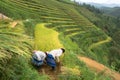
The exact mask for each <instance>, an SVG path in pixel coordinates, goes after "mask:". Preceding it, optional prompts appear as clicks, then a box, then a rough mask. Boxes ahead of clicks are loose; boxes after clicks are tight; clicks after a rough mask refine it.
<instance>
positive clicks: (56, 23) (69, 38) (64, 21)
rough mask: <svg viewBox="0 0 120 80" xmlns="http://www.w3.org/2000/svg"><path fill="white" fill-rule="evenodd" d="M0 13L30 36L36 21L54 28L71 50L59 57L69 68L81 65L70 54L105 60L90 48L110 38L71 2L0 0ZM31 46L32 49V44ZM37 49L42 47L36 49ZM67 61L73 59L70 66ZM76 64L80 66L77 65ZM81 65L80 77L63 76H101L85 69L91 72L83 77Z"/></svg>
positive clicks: (32, 36) (90, 79) (62, 76)
mask: <svg viewBox="0 0 120 80" xmlns="http://www.w3.org/2000/svg"><path fill="white" fill-rule="evenodd" d="M0 12H1V13H3V14H5V15H7V16H8V17H10V18H11V19H13V20H18V21H21V22H23V24H24V25H25V28H24V29H25V32H24V33H25V34H27V35H28V36H30V38H35V37H37V36H36V35H35V34H34V29H35V26H36V24H37V23H46V24H47V25H46V27H47V28H50V29H53V30H56V31H58V32H59V33H60V35H59V38H60V40H61V42H62V43H63V45H64V46H65V48H66V51H67V53H71V54H69V55H68V57H67V56H65V57H64V58H63V59H62V60H63V65H64V66H67V67H70V69H71V68H74V67H75V69H77V70H80V68H81V67H82V66H83V64H82V63H80V62H79V61H78V59H76V58H77V57H74V56H76V55H84V56H88V57H90V58H92V59H95V60H98V61H100V60H101V58H103V61H102V62H101V63H107V60H106V57H104V54H100V56H99V55H98V54H97V53H96V52H95V51H94V52H93V49H95V47H98V48H99V47H100V46H101V47H102V45H103V44H104V45H105V44H106V43H108V42H110V41H111V38H110V37H109V36H108V35H106V34H105V33H104V32H103V31H102V30H101V29H100V28H98V27H97V26H95V25H94V24H93V23H91V22H90V21H89V20H88V19H87V18H85V17H84V16H82V15H81V14H80V13H79V12H78V11H77V10H76V8H75V6H74V5H72V4H66V3H63V2H59V1H57V0H1V1H0ZM46 45H47V44H46ZM35 46H36V45H35ZM101 47H100V49H101ZM33 48H34V49H35V47H33ZM39 50H44V49H41V48H39ZM98 56H99V58H98ZM71 58H73V59H75V61H71ZM104 59H105V61H104ZM66 60H68V61H66ZM71 62H73V64H72V65H70V64H71ZM80 65H82V66H81V67H80ZM84 67H85V66H84ZM85 68H86V67H85ZM85 68H84V70H83V71H81V72H83V73H82V74H83V75H82V74H81V73H80V74H81V75H82V76H79V75H77V76H76V75H74V74H71V75H72V76H69V75H67V78H66V79H69V77H70V78H71V79H69V80H74V79H79V80H83V79H85V80H88V79H89V80H92V79H93V78H91V77H90V76H91V75H93V77H94V79H96V78H97V79H98V80H100V79H102V78H100V77H96V76H95V74H93V73H92V72H89V70H88V71H87V72H89V73H90V74H91V75H88V77H86V78H85V76H84V75H85V71H86V70H85ZM73 76H75V77H76V78H74V77H73ZM64 77H65V75H63V74H62V75H61V76H60V78H61V79H63V80H64Z"/></svg>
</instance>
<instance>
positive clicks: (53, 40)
mask: <svg viewBox="0 0 120 80" xmlns="http://www.w3.org/2000/svg"><path fill="white" fill-rule="evenodd" d="M58 36H59V34H58V32H56V31H54V30H53V29H49V28H46V27H45V24H37V25H36V27H35V49H36V50H39V49H40V50H43V51H49V50H51V49H55V48H61V47H63V45H62V44H61V43H60V42H59V38H58Z"/></svg>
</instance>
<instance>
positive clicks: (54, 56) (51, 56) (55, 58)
mask: <svg viewBox="0 0 120 80" xmlns="http://www.w3.org/2000/svg"><path fill="white" fill-rule="evenodd" d="M64 52H65V49H64V48H60V49H54V50H51V51H50V52H47V57H46V62H47V64H48V65H49V66H51V67H52V70H54V69H55V67H56V62H58V63H59V62H60V61H59V57H60V56H61V55H62V53H64Z"/></svg>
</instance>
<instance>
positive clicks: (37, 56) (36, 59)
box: [32, 50, 46, 67]
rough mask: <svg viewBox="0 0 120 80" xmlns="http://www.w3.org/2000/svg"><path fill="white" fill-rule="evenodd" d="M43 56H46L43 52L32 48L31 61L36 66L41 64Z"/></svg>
mask: <svg viewBox="0 0 120 80" xmlns="http://www.w3.org/2000/svg"><path fill="white" fill-rule="evenodd" d="M45 58H46V53H45V52H42V51H36V50H34V51H33V55H32V63H33V64H34V65H35V66H36V67H40V66H41V65H43V63H44V60H45Z"/></svg>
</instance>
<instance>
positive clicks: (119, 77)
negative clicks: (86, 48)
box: [78, 56, 120, 80]
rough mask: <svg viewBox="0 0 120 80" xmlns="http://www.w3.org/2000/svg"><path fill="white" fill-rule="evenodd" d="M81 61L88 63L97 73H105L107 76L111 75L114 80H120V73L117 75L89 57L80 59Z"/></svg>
mask: <svg viewBox="0 0 120 80" xmlns="http://www.w3.org/2000/svg"><path fill="white" fill-rule="evenodd" d="M78 58H79V59H80V60H82V61H83V62H85V63H86V65H88V66H89V67H90V68H92V69H95V70H96V71H97V72H102V71H103V72H104V73H105V74H106V75H110V77H111V78H113V80H120V73H117V72H115V71H112V70H111V69H109V68H108V67H106V66H104V65H102V64H100V63H98V62H96V61H94V60H92V59H89V58H87V57H80V56H79V57H78Z"/></svg>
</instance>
